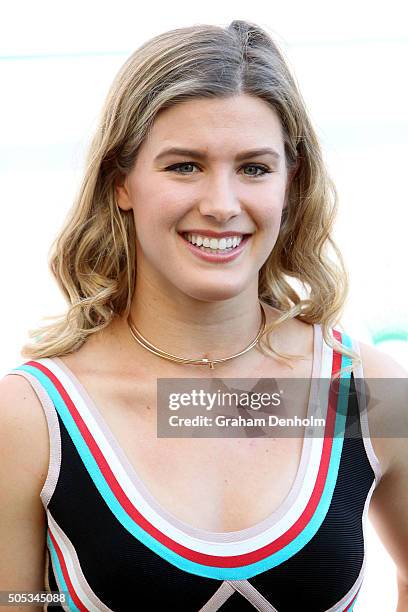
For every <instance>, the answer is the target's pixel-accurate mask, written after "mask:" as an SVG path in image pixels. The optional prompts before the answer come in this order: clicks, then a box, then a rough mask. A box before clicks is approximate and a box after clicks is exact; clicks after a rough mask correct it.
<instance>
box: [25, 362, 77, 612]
mask: <svg viewBox="0 0 408 612" xmlns="http://www.w3.org/2000/svg"><path fill="white" fill-rule="evenodd" d="M30 363H31V362H30ZM48 533H49V534H50V538H51V540H52V543H53V544H54V548H55V550H56V552H57V556H58V559H59V562H60V565H61V570H62V575H63V576H64V580H65V582H66V584H67V587H68V591H69V594H70V596H71V598H72V600H73V601H74V603H75V605H76V606H77V608H79V609H80V610H81V612H87V608H86V607H85V606H84V605H83V604H82V603H81V600H80V599H78V595H77V594H76V592H75V589H74V587H73V584H72V582H71V579H70V577H69V574H68V570H67V566H66V564H65V559H64V555H63V554H62V551H61V549H60V547H59V546H58V544H57V541H56V539H55V538H54V536H53V535H52V533H51V529H50V528H48ZM55 578H57V576H55Z"/></svg>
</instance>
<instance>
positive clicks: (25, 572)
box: [0, 374, 49, 609]
mask: <svg viewBox="0 0 408 612" xmlns="http://www.w3.org/2000/svg"><path fill="white" fill-rule="evenodd" d="M48 445H49V443H48V427H47V423H46V418H45V415H44V413H43V410H42V406H41V404H40V402H39V400H38V398H37V397H36V394H35V392H34V391H33V389H32V388H31V386H30V384H29V382H28V381H27V380H25V379H24V378H23V377H22V376H19V375H11V374H7V375H6V376H4V377H3V378H2V379H0V507H1V521H0V541H1V543H2V559H1V560H2V563H0V588H1V589H6V590H24V591H39V590H43V589H44V584H43V578H44V563H45V550H46V514H45V510H44V507H43V504H42V501H41V498H40V493H41V489H42V487H43V484H44V482H45V479H46V475H47V472H48V457H49V449H48ZM36 609H37V608H36Z"/></svg>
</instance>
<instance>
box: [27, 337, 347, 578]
mask: <svg viewBox="0 0 408 612" xmlns="http://www.w3.org/2000/svg"><path fill="white" fill-rule="evenodd" d="M337 334H338V332H337ZM340 364H341V355H340V354H339V353H337V352H335V351H333V362H332V374H334V373H335V372H337V371H338V369H339V367H340ZM27 365H30V366H33V367H36V368H38V369H40V370H41V371H42V372H43V373H44V374H45V375H46V376H48V378H50V380H51V381H52V382H53V384H54V385H55V387H56V388H57V389H58V391H59V393H60V395H61V396H62V398H63V400H64V402H65V403H66V405H67V407H68V409H69V411H70V413H71V416H72V418H73V419H74V421H75V423H76V425H77V427H78V429H79V431H80V432H81V434H82V437H83V438H84V440H85V442H86V444H87V445H88V448H89V449H90V451H91V453H92V455H93V457H94V459H95V461H96V463H97V464H98V466H99V468H100V470H101V472H102V474H103V476H104V478H105V479H106V481H107V483H108V484H109V486H110V488H111V490H112V491H113V493H114V494H115V496H116V498H117V500H118V501H119V503H120V504H121V505H122V507H123V508H124V510H125V511H126V512H127V514H128V515H129V516H130V517H131V518H132V519H133V520H134V521H135V522H136V523H137V524H138V525H139V526H140V527H141V528H142V529H144V530H145V531H146V532H147V533H149V535H151V536H152V537H154V538H155V539H157V540H158V541H159V542H160V543H161V544H163V545H164V546H167V548H169V549H170V550H173V551H174V552H176V553H177V554H179V555H181V556H183V557H184V558H186V559H189V560H190V561H194V562H195V563H201V564H202V565H208V566H215V567H241V566H243V565H248V564H250V563H255V562H257V561H260V560H262V559H265V558H266V557H268V556H269V555H272V554H273V553H275V552H276V551H278V550H280V549H281V548H283V547H284V546H286V545H287V544H289V543H290V542H291V541H292V540H293V539H294V538H295V537H296V536H297V535H298V534H299V533H300V532H301V531H302V530H303V529H304V528H305V526H306V525H307V523H308V522H309V520H310V519H311V517H312V516H313V514H314V512H315V510H316V507H317V506H318V503H319V501H320V498H321V494H322V491H323V489H324V485H325V482H326V478H327V472H328V467H329V462H330V454H331V449H332V442H333V440H332V436H333V432H334V423H335V417H336V406H337V399H338V394H337V393H336V392H335V391H334V390H333V389H332V388H331V389H330V392H329V407H328V416H327V419H326V427H325V439H324V442H323V449H322V456H321V459H320V466H319V471H318V475H317V479H316V483H315V486H314V489H313V492H312V494H311V497H310V500H309V502H308V504H307V506H306V508H305V510H304V511H303V513H302V515H301V516H300V517H299V519H298V520H297V521H296V523H294V524H293V525H292V526H291V527H290V528H289V529H288V531H287V532H286V533H284V534H282V535H281V536H280V537H279V538H277V539H276V540H274V541H273V542H271V543H269V544H267V545H265V546H263V547H261V548H258V549H257V550H254V551H251V552H248V553H244V554H242V555H233V556H229V557H221V556H216V555H209V554H206V553H200V552H198V551H195V550H191V549H190V548H187V547H186V546H183V545H182V544H179V543H178V542H175V541H174V540H172V539H171V538H169V537H168V536H166V535H165V534H164V533H162V532H161V531H160V530H159V529H157V528H156V527H154V525H152V524H151V523H150V522H149V521H148V520H147V519H145V518H144V517H143V515H142V514H140V512H139V511H138V510H137V509H136V508H135V507H134V505H133V504H132V503H131V502H130V500H129V498H128V497H127V496H126V494H125V492H124V491H123V489H122V488H121V486H120V485H119V483H118V481H117V480H116V478H115V476H114V474H113V472H112V470H111V469H110V467H109V465H108V463H107V461H106V459H105V457H104V456H103V454H102V452H101V450H100V449H99V447H98V445H97V444H96V442H95V440H94V438H93V437H92V434H91V433H90V431H89V430H88V428H87V426H86V424H85V422H84V421H83V419H82V417H81V415H80V414H79V412H78V410H77V408H76V407H75V405H74V404H73V402H72V400H71V398H70V397H69V395H68V393H67V392H66V390H65V388H64V387H63V385H62V384H61V382H60V381H59V380H58V378H57V377H56V376H55V375H54V373H53V372H51V371H50V370H49V369H48V368H46V367H45V366H43V365H42V364H41V363H37V362H35V361H29V362H27Z"/></svg>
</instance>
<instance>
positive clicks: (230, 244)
mask: <svg viewBox="0 0 408 612" xmlns="http://www.w3.org/2000/svg"><path fill="white" fill-rule="evenodd" d="M184 236H185V238H186V239H187V240H188V241H189V242H191V243H192V244H195V245H196V246H199V247H200V246H203V247H206V248H210V249H212V250H213V251H218V250H220V251H225V250H226V249H231V248H232V249H233V248H235V247H237V246H238V245H239V244H240V242H241V240H242V238H243V237H242V236H233V237H228V238H220V239H219V240H218V239H217V238H208V236H199V235H195V234H184Z"/></svg>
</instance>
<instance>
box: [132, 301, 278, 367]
mask: <svg viewBox="0 0 408 612" xmlns="http://www.w3.org/2000/svg"><path fill="white" fill-rule="evenodd" d="M259 305H260V307H261V315H262V321H261V325H260V328H259V331H258V333H257V335H256V338H255V339H254V340H253V341H252V342H251V344H249V345H248V346H247V347H246V348H245V349H244V350H243V351H240V352H239V353H236V354H235V355H231V357H224V359H208V357H203V358H202V359H185V358H183V357H177V355H172V354H171V353H166V352H165V351H162V350H161V349H159V348H158V347H157V346H154V344H152V343H151V342H149V341H148V340H147V339H146V338H145V337H144V336H142V334H141V333H140V332H139V330H138V329H137V328H136V326H135V325H134V323H133V321H132V318H131V316H130V313H129V316H128V318H127V323H128V326H129V330H130V333H131V334H132V336H133V338H134V339H135V340H136V341H137V342H138V343H139V344H140V345H141V346H143V347H144V348H145V349H147V350H148V351H150V352H151V353H153V354H154V355H157V356H158V357H162V358H163V359H167V360H168V361H175V362H176V363H186V364H189V365H209V366H210V369H211V370H213V369H214V364H215V363H221V362H223V361H229V360H230V359H235V357H239V356H240V355H243V354H244V353H246V352H247V351H249V350H250V349H251V348H252V347H254V346H255V345H256V343H257V342H258V340H259V338H260V336H261V335H262V333H263V331H264V329H265V323H266V315H265V309H264V307H263V306H262V304H261V302H259Z"/></svg>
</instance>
